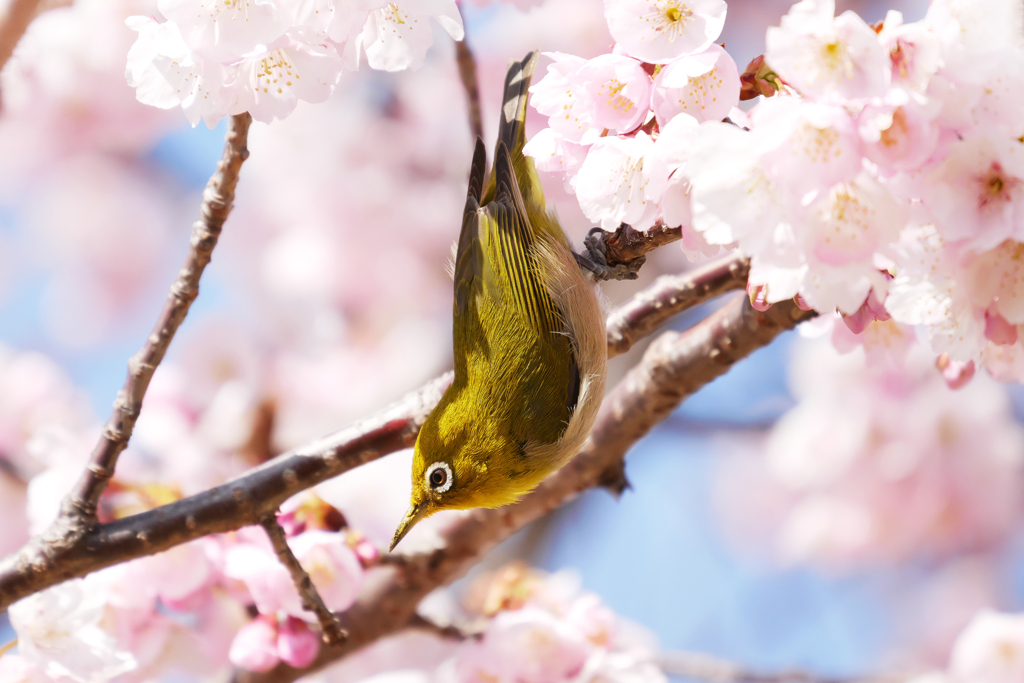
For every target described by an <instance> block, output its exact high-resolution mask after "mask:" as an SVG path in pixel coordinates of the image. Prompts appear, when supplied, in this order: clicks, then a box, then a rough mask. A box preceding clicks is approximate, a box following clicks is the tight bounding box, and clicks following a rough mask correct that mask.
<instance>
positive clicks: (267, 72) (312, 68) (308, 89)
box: [228, 37, 341, 123]
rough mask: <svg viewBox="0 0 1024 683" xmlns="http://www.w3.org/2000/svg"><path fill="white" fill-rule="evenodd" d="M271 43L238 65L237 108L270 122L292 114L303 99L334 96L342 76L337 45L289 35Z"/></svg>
mask: <svg viewBox="0 0 1024 683" xmlns="http://www.w3.org/2000/svg"><path fill="white" fill-rule="evenodd" d="M269 47H270V49H268V50H260V51H259V52H256V53H253V54H250V55H247V56H246V57H245V58H244V59H243V60H242V61H241V62H239V63H238V64H237V65H236V67H235V69H236V71H235V81H234V83H232V84H231V86H230V87H229V89H228V90H229V92H230V94H231V96H233V102H234V103H235V104H234V106H233V107H232V109H233V110H241V111H248V112H249V113H250V114H252V116H253V118H254V119H256V120H257V121H264V122H267V123H269V122H270V121H272V120H274V119H275V118H276V119H283V118H284V117H286V116H287V115H288V114H290V113H291V112H292V110H294V109H295V105H296V104H297V103H298V101H299V100H303V101H306V102H312V103H316V102H323V101H324V100H326V99H327V98H328V96H330V94H331V92H332V91H333V90H334V86H335V84H336V83H337V81H338V78H339V77H340V76H341V57H340V56H339V55H338V54H337V52H335V50H334V47H333V46H330V45H319V44H316V43H309V42H300V41H298V40H295V39H293V38H290V37H285V38H282V39H281V40H279V41H277V42H276V43H274V44H273V45H271V46H269ZM233 113H234V112H233Z"/></svg>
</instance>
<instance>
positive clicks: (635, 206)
mask: <svg viewBox="0 0 1024 683" xmlns="http://www.w3.org/2000/svg"><path fill="white" fill-rule="evenodd" d="M653 144H654V143H653V141H652V140H651V138H650V136H649V135H647V134H646V133H644V132H642V131H641V132H639V133H637V135H636V137H633V138H620V137H606V138H601V139H600V140H598V141H597V142H595V143H594V144H593V145H592V146H591V148H590V151H589V153H588V154H587V158H586V160H585V161H584V162H583V165H582V166H581V167H580V170H579V173H577V175H576V185H575V189H576V196H577V198H578V199H579V201H580V208H581V209H583V213H584V215H586V217H587V218H589V219H590V220H592V221H594V222H595V223H600V224H601V227H603V228H604V229H605V230H614V229H615V228H617V227H618V226H619V224H620V223H629V224H630V225H632V226H633V227H634V228H636V229H637V230H646V229H647V228H649V227H650V226H651V225H653V224H654V219H655V217H656V216H657V205H656V204H654V203H652V202H649V201H647V199H646V196H645V192H646V188H647V182H648V181H647V179H646V178H645V176H644V158H645V155H646V154H647V153H648V152H649V151H650V149H651V147H652V146H653Z"/></svg>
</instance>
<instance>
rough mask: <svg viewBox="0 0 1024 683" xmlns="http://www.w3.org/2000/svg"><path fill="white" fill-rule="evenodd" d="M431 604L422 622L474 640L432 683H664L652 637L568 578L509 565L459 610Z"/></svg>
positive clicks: (484, 580) (480, 583) (486, 579)
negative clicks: (632, 682) (473, 634)
mask: <svg viewBox="0 0 1024 683" xmlns="http://www.w3.org/2000/svg"><path fill="white" fill-rule="evenodd" d="M437 597H439V596H435V597H434V598H433V599H431V598H429V597H428V599H427V601H426V602H425V603H424V606H423V607H421V611H425V612H427V613H428V614H427V615H426V617H427V618H428V619H432V620H436V621H443V622H444V623H448V624H450V625H454V626H456V627H458V628H460V629H461V630H464V631H466V630H468V631H470V632H477V633H479V637H478V638H471V639H468V640H466V641H465V642H464V643H462V644H461V645H460V646H459V647H458V648H457V649H456V650H455V652H454V653H453V654H452V656H451V657H449V658H448V659H446V660H445V661H443V662H441V663H440V664H439V666H438V667H437V668H436V670H435V671H434V672H433V676H432V680H434V681H437V683H482V682H484V681H489V682H491V683H513V682H515V681H540V680H544V681H576V682H577V683H591V682H593V683H597V682H598V681H621V680H636V681H646V682H647V683H666V682H667V680H668V679H667V678H666V677H665V675H664V673H662V671H661V669H660V668H659V667H658V666H657V664H656V663H655V657H654V655H655V652H656V648H657V643H656V641H655V640H654V638H653V636H651V635H650V634H649V633H647V632H646V631H645V630H643V629H642V628H640V627H639V626H636V625H634V624H631V623H629V622H627V621H625V620H623V619H622V618H620V617H617V616H616V615H615V614H614V613H613V612H612V611H611V610H610V609H608V607H606V606H605V605H604V604H603V603H602V602H601V600H600V598H599V597H598V596H596V595H594V594H593V593H587V592H585V591H582V590H581V589H580V582H579V578H578V577H577V576H576V575H575V574H573V573H572V572H569V571H562V572H558V573H556V574H545V573H543V572H540V571H538V570H536V569H532V568H530V567H529V566H527V565H525V564H522V563H514V564H511V565H508V566H506V567H504V568H502V569H500V570H498V571H496V572H494V573H492V574H487V575H484V576H483V577H481V578H480V579H478V580H477V581H476V583H475V584H474V585H473V586H471V587H470V589H469V591H468V594H467V596H466V598H465V599H464V600H463V605H462V607H461V609H452V608H451V607H447V608H446V607H444V606H443V605H444V603H443V602H442V601H441V600H439V599H437Z"/></svg>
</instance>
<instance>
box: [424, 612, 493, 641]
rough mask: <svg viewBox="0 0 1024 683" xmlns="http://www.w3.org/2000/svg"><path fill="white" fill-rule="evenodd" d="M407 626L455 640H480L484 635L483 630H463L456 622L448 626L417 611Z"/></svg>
mask: <svg viewBox="0 0 1024 683" xmlns="http://www.w3.org/2000/svg"><path fill="white" fill-rule="evenodd" d="M405 626H406V628H409V629H413V630H416V631H425V632H426V633H432V634H433V635H435V636H437V637H438V638H443V639H444V640H455V641H460V642H461V641H464V640H480V638H482V637H483V633H482V632H469V631H463V630H462V629H461V628H459V627H458V626H455V625H454V624H449V625H448V626H441V625H440V624H437V623H434V622H433V621H431V620H430V619H427V618H426V617H422V616H420V615H419V614H416V613H415V612H414V613H413V615H412V616H411V617H409V621H408V623H407V624H406V625H405Z"/></svg>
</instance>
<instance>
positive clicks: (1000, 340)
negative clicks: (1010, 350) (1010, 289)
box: [985, 305, 1017, 346]
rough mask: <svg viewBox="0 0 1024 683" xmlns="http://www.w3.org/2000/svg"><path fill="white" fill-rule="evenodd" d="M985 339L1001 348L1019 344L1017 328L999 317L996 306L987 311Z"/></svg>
mask: <svg viewBox="0 0 1024 683" xmlns="http://www.w3.org/2000/svg"><path fill="white" fill-rule="evenodd" d="M985 338H986V339H988V340H989V341H990V342H992V343H993V344H999V345H1001V346H1006V345H1009V344H1016V343H1017V326H1016V325H1011V324H1010V323H1009V321H1007V319H1006V318H1004V317H1003V316H1001V315H999V313H998V312H997V311H996V310H995V306H994V305H993V306H989V307H988V310H987V311H985Z"/></svg>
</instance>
